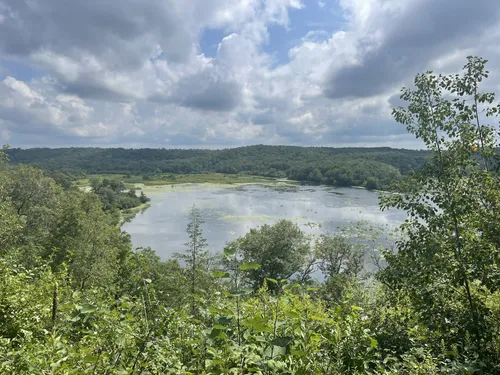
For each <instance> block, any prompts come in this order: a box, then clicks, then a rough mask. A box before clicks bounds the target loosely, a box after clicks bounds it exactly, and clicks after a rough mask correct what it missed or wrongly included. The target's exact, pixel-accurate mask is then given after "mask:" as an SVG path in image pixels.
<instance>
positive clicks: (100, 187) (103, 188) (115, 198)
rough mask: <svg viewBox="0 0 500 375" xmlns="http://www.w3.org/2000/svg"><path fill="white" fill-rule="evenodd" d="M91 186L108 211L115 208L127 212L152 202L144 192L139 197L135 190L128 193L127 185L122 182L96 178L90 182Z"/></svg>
mask: <svg viewBox="0 0 500 375" xmlns="http://www.w3.org/2000/svg"><path fill="white" fill-rule="evenodd" d="M90 186H91V189H92V192H93V193H94V194H96V195H97V196H99V198H100V199H101V202H102V204H103V205H104V209H106V210H111V209H113V208H116V209H119V210H126V209H130V208H134V207H138V206H140V205H141V204H144V203H147V202H149V200H150V199H149V198H148V197H147V196H146V195H145V194H144V192H141V195H140V196H139V197H138V196H137V194H136V192H135V190H134V189H130V190H128V191H126V188H125V184H124V183H123V182H122V181H120V180H115V179H108V178H104V179H102V180H98V179H96V178H94V179H92V180H91V181H90Z"/></svg>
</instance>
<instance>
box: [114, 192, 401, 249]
mask: <svg viewBox="0 0 500 375" xmlns="http://www.w3.org/2000/svg"><path fill="white" fill-rule="evenodd" d="M146 194H148V195H150V196H151V198H152V200H151V207H150V208H149V209H148V210H146V211H145V212H144V213H142V214H139V215H137V216H136V217H135V218H134V219H133V220H132V221H131V222H130V223H125V224H124V225H123V229H124V230H125V231H127V232H128V233H130V235H131V237H132V242H133V244H134V246H135V247H146V246H150V247H151V248H153V249H154V250H156V251H157V253H158V254H159V255H160V256H161V257H162V258H163V259H166V258H169V257H170V256H171V255H172V254H173V253H174V252H180V251H183V250H184V243H185V242H186V241H187V236H186V233H185V229H186V225H187V223H188V213H189V210H190V209H191V207H192V206H193V204H195V205H196V206H197V207H198V208H199V209H200V211H201V212H202V215H203V217H204V219H205V221H206V222H205V224H203V226H202V229H203V233H204V235H205V237H206V238H207V241H208V244H209V247H210V250H211V251H212V252H217V251H221V250H222V249H223V248H224V245H225V243H226V242H228V241H231V240H233V239H235V238H237V237H239V236H242V235H244V234H245V233H246V232H248V231H249V230H250V229H251V228H255V227H258V226H260V225H262V224H265V223H268V224H272V223H274V222H275V221H277V220H279V219H282V218H287V219H290V220H293V221H294V222H296V223H297V224H299V225H300V226H301V228H302V229H303V230H304V231H306V232H308V233H311V234H317V233H323V232H334V231H335V230H336V228H337V227H339V226H344V225H348V224H350V223H354V222H358V221H360V220H363V221H367V222H369V223H372V224H377V225H387V226H388V227H390V228H392V227H395V226H397V225H398V224H399V223H400V222H402V221H403V220H404V219H405V214H404V213H403V212H400V211H388V212H381V211H380V210H379V208H378V197H377V194H375V193H372V192H369V191H365V190H361V189H348V188H345V189H332V188H331V187H322V186H315V187H310V186H300V187H297V188H294V189H288V190H285V191H284V190H282V189H276V188H272V187H266V186H259V185H246V186H241V187H233V188H227V187H213V186H210V187H206V186H202V185H187V186H186V185H184V186H176V187H175V188H163V189H156V190H147V191H146Z"/></svg>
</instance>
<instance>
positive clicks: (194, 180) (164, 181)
mask: <svg viewBox="0 0 500 375" xmlns="http://www.w3.org/2000/svg"><path fill="white" fill-rule="evenodd" d="M93 178H97V179H104V178H107V179H110V180H120V181H123V182H124V183H125V184H137V183H142V184H144V185H145V186H158V185H176V184H204V183H209V184H225V185H232V184H245V183H248V184H250V183H253V184H255V183H267V184H269V183H275V182H277V180H276V179H275V178H270V177H261V176H252V175H242V174H237V175H235V174H222V173H203V174H178V175H174V174H170V173H169V174H162V175H156V176H153V177H151V178H150V179H148V180H144V179H143V178H142V176H138V175H129V176H126V175H123V174H96V175H89V176H88V177H87V178H84V179H80V180H77V181H76V185H78V186H88V185H90V180H91V179H93Z"/></svg>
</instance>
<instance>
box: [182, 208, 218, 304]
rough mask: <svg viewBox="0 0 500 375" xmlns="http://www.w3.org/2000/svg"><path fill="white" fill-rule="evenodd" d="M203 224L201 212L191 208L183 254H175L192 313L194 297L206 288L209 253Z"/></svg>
mask: <svg viewBox="0 0 500 375" xmlns="http://www.w3.org/2000/svg"><path fill="white" fill-rule="evenodd" d="M203 223H204V221H203V218H202V216H201V212H200V210H199V209H198V208H196V207H195V206H193V207H192V208H191V211H190V212H189V223H188V225H187V228H186V232H187V234H188V236H189V241H188V242H187V243H186V250H185V252H184V253H177V254H175V256H176V258H177V259H179V260H181V261H182V263H183V264H184V267H185V270H186V278H187V280H188V283H189V290H190V292H191V295H192V296H193V298H192V311H193V312H194V311H195V296H196V294H198V291H199V290H202V289H204V288H206V287H207V286H208V285H207V277H208V270H209V267H210V260H211V257H210V252H209V251H208V250H207V246H208V244H207V240H206V239H205V238H204V237H203V231H202V229H201V225H202V224H203Z"/></svg>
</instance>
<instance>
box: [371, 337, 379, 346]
mask: <svg viewBox="0 0 500 375" xmlns="http://www.w3.org/2000/svg"><path fill="white" fill-rule="evenodd" d="M370 346H371V347H372V348H373V349H377V348H378V341H377V340H375V339H374V338H373V337H370Z"/></svg>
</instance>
